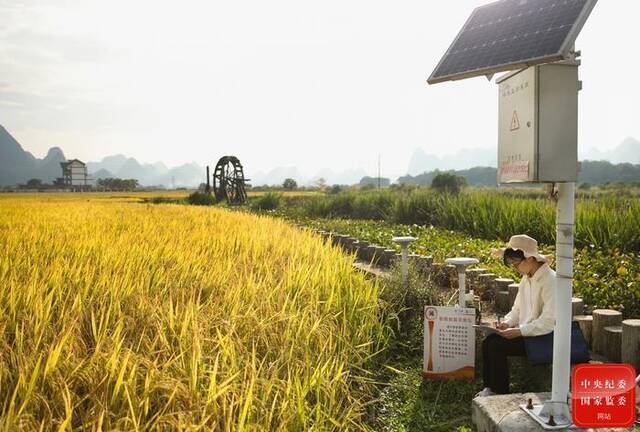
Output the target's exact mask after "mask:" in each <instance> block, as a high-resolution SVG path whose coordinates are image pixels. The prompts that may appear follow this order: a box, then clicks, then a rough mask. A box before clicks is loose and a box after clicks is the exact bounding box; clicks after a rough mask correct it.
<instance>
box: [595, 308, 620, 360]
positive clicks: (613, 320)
mask: <svg viewBox="0 0 640 432" xmlns="http://www.w3.org/2000/svg"><path fill="white" fill-rule="evenodd" d="M621 325H622V314H621V313H620V312H618V311H614V310H611V309H596V310H594V311H593V330H592V334H591V338H592V340H593V351H594V352H595V353H596V354H602V355H606V354H605V350H606V346H607V344H606V341H607V335H606V334H605V331H604V328H605V327H616V326H621Z"/></svg>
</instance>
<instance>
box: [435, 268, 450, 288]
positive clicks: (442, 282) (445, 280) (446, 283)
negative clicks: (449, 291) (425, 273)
mask: <svg viewBox="0 0 640 432" xmlns="http://www.w3.org/2000/svg"><path fill="white" fill-rule="evenodd" d="M431 277H432V278H433V281H434V282H435V283H436V286H439V287H441V288H449V287H451V281H450V280H449V274H448V272H447V269H446V268H445V265H444V264H442V263H432V264H431Z"/></svg>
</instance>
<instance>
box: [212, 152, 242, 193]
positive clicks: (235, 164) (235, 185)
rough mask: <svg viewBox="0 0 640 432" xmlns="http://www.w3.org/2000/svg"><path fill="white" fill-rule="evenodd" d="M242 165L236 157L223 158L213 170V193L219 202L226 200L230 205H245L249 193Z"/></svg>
mask: <svg viewBox="0 0 640 432" xmlns="http://www.w3.org/2000/svg"><path fill="white" fill-rule="evenodd" d="M246 181H247V179H245V178H244V171H243V169H242V164H241V163H240V161H239V160H238V158H237V157H235V156H223V157H221V158H220V160H219V161H218V163H217V164H216V167H215V169H214V170H213V193H214V194H215V196H216V200H217V201H222V200H226V201H227V203H229V204H234V205H236V204H244V202H245V200H246V199H247V193H246V191H245V189H244V187H245V184H246Z"/></svg>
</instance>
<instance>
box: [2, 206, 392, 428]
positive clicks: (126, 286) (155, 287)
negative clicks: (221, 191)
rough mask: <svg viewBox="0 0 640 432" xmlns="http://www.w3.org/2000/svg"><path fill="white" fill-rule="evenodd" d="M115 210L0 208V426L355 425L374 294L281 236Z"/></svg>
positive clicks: (341, 264)
mask: <svg viewBox="0 0 640 432" xmlns="http://www.w3.org/2000/svg"><path fill="white" fill-rule="evenodd" d="M113 196H115V197H116V198H110V197H113ZM134 196H135V197H136V198H138V199H139V196H138V195H134ZM130 197H131V195H130V194H116V195H112V194H39V195H29V196H18V195H14V194H7V195H2V196H0V286H2V287H3V289H2V290H0V311H1V313H0V330H1V331H0V429H2V430H7V431H12V430H18V429H27V430H35V429H43V430H52V429H57V430H190V431H194V430H212V429H215V430H311V429H313V430H345V429H354V430H358V429H365V428H366V425H365V424H364V420H365V414H366V407H367V406H368V404H369V403H370V399H371V394H372V385H373V384H372V380H373V376H372V374H371V373H370V372H369V370H370V367H371V365H372V364H373V360H374V359H375V356H376V352H378V351H379V350H381V349H383V348H384V346H385V344H386V342H387V340H388V339H389V335H390V332H389V328H388V326H387V325H386V324H385V322H383V318H382V317H383V314H382V303H381V302H380V301H379V292H380V287H379V286H378V285H377V284H375V283H372V282H369V281H367V280H365V279H364V277H363V276H361V275H358V274H354V273H353V271H352V268H351V260H350V259H349V257H346V256H344V255H342V253H341V252H340V251H338V250H336V249H333V248H329V247H327V246H326V245H325V244H323V243H322V241H321V240H320V239H319V238H318V237H316V236H312V235H310V234H309V233H306V232H304V231H300V230H296V229H293V228H291V227H290V226H289V225H287V224H286V223H284V222H282V221H278V220H274V219H272V218H265V217H258V216H255V215H249V214H242V213H239V212H233V213H231V212H227V211H224V210H220V209H216V208H199V207H192V206H175V205H166V204H158V205H150V204H138V203H136V204H132V203H131V202H130V199H131V198H130Z"/></svg>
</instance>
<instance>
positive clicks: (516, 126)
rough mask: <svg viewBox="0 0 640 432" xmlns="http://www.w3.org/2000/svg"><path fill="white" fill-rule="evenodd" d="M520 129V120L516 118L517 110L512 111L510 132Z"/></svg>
mask: <svg viewBox="0 0 640 432" xmlns="http://www.w3.org/2000/svg"><path fill="white" fill-rule="evenodd" d="M518 129H520V120H519V119H518V112H517V111H514V112H513V118H512V119H511V132H513V131H516V130H518Z"/></svg>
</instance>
